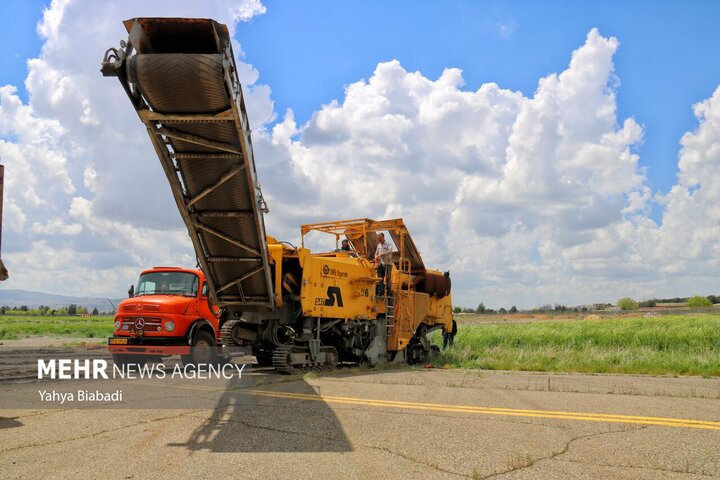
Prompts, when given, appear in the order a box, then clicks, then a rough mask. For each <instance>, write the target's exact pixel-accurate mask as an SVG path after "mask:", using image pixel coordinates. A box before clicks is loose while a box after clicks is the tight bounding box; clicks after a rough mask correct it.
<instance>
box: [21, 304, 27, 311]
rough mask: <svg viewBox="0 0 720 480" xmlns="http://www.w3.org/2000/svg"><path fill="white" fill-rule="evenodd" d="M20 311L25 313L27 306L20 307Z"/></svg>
mask: <svg viewBox="0 0 720 480" xmlns="http://www.w3.org/2000/svg"><path fill="white" fill-rule="evenodd" d="M20 311H21V312H27V311H28V306H27V305H20Z"/></svg>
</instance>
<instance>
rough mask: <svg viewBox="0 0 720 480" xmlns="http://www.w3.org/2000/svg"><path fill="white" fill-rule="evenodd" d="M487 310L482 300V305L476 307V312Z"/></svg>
mask: <svg viewBox="0 0 720 480" xmlns="http://www.w3.org/2000/svg"><path fill="white" fill-rule="evenodd" d="M485 310H486V308H485V305H484V304H483V303H482V302H480V305H478V307H477V308H476V309H475V313H485Z"/></svg>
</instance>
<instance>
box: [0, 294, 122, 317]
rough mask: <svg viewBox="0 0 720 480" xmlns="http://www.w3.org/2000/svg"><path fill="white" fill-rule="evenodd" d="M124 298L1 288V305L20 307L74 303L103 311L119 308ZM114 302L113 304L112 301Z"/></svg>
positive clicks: (57, 306) (60, 306)
mask: <svg viewBox="0 0 720 480" xmlns="http://www.w3.org/2000/svg"><path fill="white" fill-rule="evenodd" d="M121 300H122V299H121V298H120V299H118V298H111V299H109V300H108V299H107V298H100V297H72V296H69V295H54V294H52V293H43V292H29V291H27V290H0V306H2V305H7V306H8V307H20V306H21V305H27V306H28V308H31V309H32V308H38V307H39V306H40V305H47V306H49V307H50V308H53V309H59V308H66V307H67V306H68V305H70V304H72V303H74V304H75V305H77V306H78V307H85V308H87V309H89V310H90V311H92V309H93V308H97V309H98V310H99V311H101V312H112V311H113V310H114V309H115V308H117V305H118V303H120V301H121ZM110 302H112V304H114V307H113V305H111V303H110Z"/></svg>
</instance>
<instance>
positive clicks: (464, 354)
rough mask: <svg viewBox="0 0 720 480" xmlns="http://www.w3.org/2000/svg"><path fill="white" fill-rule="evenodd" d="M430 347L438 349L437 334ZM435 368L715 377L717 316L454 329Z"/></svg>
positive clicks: (719, 343)
mask: <svg viewBox="0 0 720 480" xmlns="http://www.w3.org/2000/svg"><path fill="white" fill-rule="evenodd" d="M433 335H434V336H433V342H434V343H435V344H436V345H439V346H442V338H441V336H440V335H439V334H437V333H435V334H433ZM433 363H434V364H435V366H446V365H447V366H450V367H460V368H482V369H490V370H528V371H542V372H584V373H633V374H650V375H702V376H720V315H717V314H713V315H673V316H666V317H660V318H617V319H603V320H574V321H567V320H564V321H558V322H539V323H525V324H510V325H496V324H495V325H489V324H488V325H463V324H462V321H461V322H460V323H459V329H458V334H457V336H456V337H455V347H454V348H453V349H448V350H445V351H444V352H442V353H441V354H440V355H438V356H437V357H436V358H435V359H434V360H433Z"/></svg>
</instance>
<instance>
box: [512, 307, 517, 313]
mask: <svg viewBox="0 0 720 480" xmlns="http://www.w3.org/2000/svg"><path fill="white" fill-rule="evenodd" d="M510 313H517V307H516V306H515V305H513V306H512V307H510Z"/></svg>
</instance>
